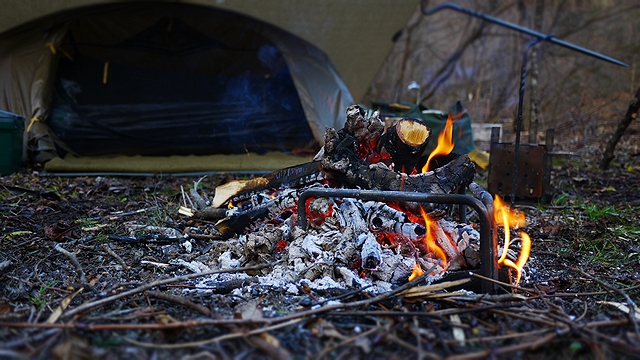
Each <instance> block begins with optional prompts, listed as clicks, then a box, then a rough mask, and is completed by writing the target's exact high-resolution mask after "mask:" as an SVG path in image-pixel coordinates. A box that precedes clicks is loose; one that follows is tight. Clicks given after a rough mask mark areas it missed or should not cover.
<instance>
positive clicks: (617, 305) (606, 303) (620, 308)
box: [598, 301, 640, 321]
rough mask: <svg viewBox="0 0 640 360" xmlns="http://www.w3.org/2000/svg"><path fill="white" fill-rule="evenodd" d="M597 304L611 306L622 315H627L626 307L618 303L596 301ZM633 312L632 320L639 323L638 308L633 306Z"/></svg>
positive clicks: (639, 310) (627, 308)
mask: <svg viewBox="0 0 640 360" xmlns="http://www.w3.org/2000/svg"><path fill="white" fill-rule="evenodd" d="M598 304H604V305H611V306H613V307H615V308H617V309H618V310H620V311H622V312H623V313H625V314H627V315H629V311H630V309H629V307H628V306H627V305H625V304H623V303H619V302H615V301H598ZM633 312H634V318H635V319H636V321H640V308H638V307H637V306H634V308H633Z"/></svg>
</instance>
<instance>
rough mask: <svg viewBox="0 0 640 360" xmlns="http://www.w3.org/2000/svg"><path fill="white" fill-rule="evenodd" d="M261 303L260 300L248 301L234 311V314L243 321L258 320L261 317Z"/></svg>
mask: <svg viewBox="0 0 640 360" xmlns="http://www.w3.org/2000/svg"><path fill="white" fill-rule="evenodd" d="M261 302H262V298H257V299H253V300H249V301H247V302H246V303H245V304H244V305H242V306H241V307H240V309H238V310H237V311H236V313H240V316H241V317H242V319H245V320H260V319H262V317H263V316H262V315H263V314H262V307H261V306H260V303H261Z"/></svg>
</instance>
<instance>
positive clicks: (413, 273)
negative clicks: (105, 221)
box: [409, 264, 424, 281]
mask: <svg viewBox="0 0 640 360" xmlns="http://www.w3.org/2000/svg"><path fill="white" fill-rule="evenodd" d="M422 274H424V270H422V267H421V266H420V264H416V265H415V266H414V267H413V270H411V275H409V281H411V280H413V279H415V278H417V277H418V276H420V275H422Z"/></svg>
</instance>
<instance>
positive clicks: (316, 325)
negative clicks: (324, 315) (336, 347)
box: [304, 318, 346, 340]
mask: <svg viewBox="0 0 640 360" xmlns="http://www.w3.org/2000/svg"><path fill="white" fill-rule="evenodd" d="M304 327H305V328H307V329H308V330H309V332H311V334H313V335H315V336H317V337H332V338H337V339H340V340H344V339H346V337H345V336H344V335H342V333H340V331H338V330H337V329H336V328H335V326H333V324H332V323H330V322H328V321H326V320H324V319H320V318H317V319H311V320H309V321H307V323H306V324H305V326H304Z"/></svg>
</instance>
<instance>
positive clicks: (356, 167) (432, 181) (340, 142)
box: [321, 129, 475, 212]
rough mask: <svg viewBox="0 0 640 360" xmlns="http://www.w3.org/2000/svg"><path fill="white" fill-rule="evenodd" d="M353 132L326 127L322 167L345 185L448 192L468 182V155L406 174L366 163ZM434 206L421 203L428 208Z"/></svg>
mask: <svg viewBox="0 0 640 360" xmlns="http://www.w3.org/2000/svg"><path fill="white" fill-rule="evenodd" d="M355 143H356V140H355V138H354V137H353V136H350V135H348V134H345V133H339V132H337V131H335V130H334V129H328V130H327V131H326V133H325V150H324V155H323V157H322V161H321V163H322V167H323V169H324V170H325V171H327V172H330V173H333V174H332V176H333V177H335V178H340V179H341V180H342V182H343V183H344V184H345V185H348V186H350V187H360V188H363V189H371V190H395V191H412V192H424V193H431V194H450V193H453V192H455V191H457V190H458V189H459V188H460V187H463V186H466V185H468V184H469V183H470V182H471V181H472V180H473V178H474V176H475V166H474V165H473V163H472V162H471V160H470V159H469V157H468V156H466V155H461V156H458V157H457V158H456V159H454V160H453V161H451V162H449V163H448V164H446V165H444V166H442V167H440V168H437V169H435V170H434V171H429V172H426V173H422V174H417V175H407V174H405V173H402V172H397V171H393V170H391V169H389V168H388V167H386V166H385V165H384V164H380V163H378V164H370V163H368V162H366V161H364V160H362V159H360V157H359V156H358V155H357V154H356V153H355V152H354V149H356V148H357V146H356V145H355ZM437 207H438V206H437V205H435V204H431V205H428V206H426V207H425V209H426V210H427V211H428V212H430V211H432V210H435V209H436V208H437Z"/></svg>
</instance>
